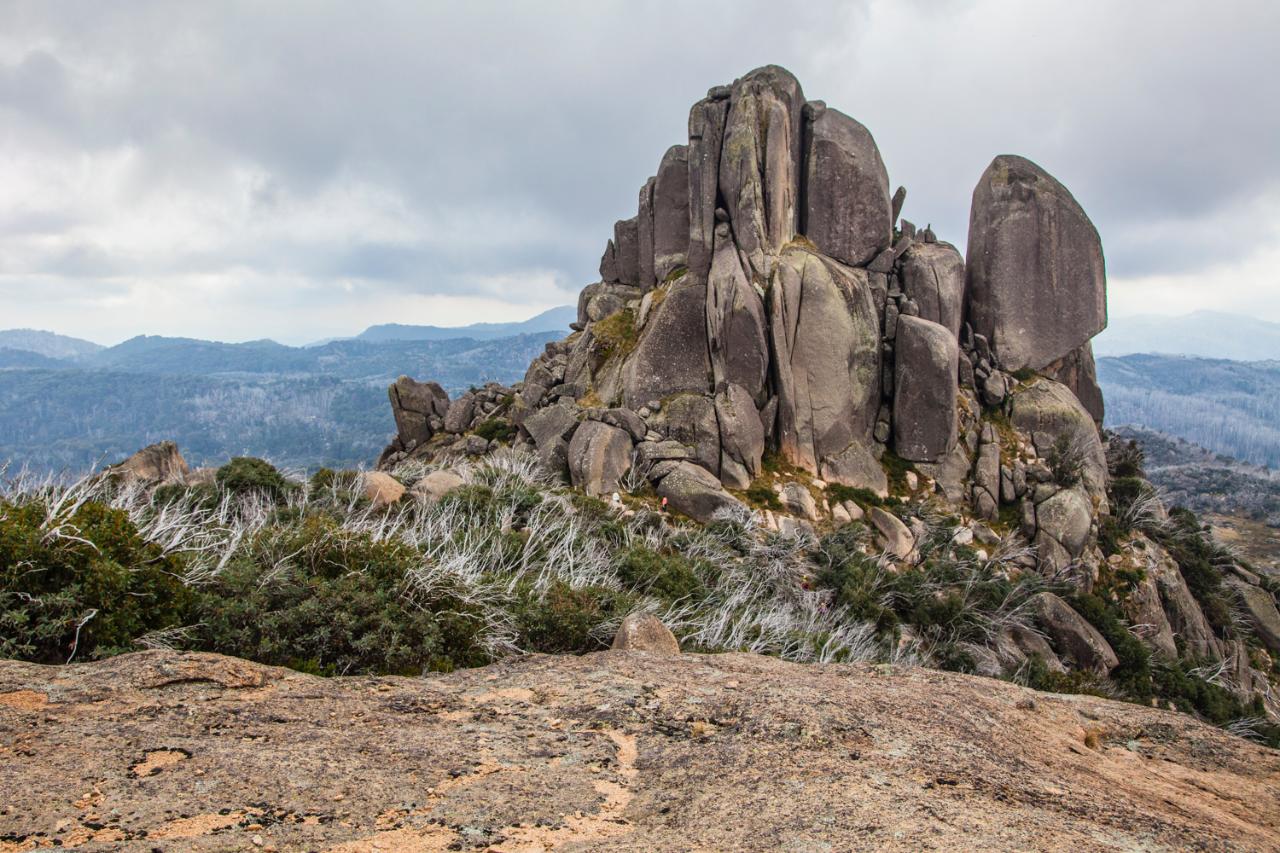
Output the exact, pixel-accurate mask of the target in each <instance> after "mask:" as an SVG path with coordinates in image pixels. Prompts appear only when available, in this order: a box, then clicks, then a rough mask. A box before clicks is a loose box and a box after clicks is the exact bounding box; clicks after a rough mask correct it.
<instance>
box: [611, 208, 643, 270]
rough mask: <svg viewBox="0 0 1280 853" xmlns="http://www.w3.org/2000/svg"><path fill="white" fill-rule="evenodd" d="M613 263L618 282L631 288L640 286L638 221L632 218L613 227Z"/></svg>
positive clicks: (623, 220)
mask: <svg viewBox="0 0 1280 853" xmlns="http://www.w3.org/2000/svg"><path fill="white" fill-rule="evenodd" d="M613 247H614V262H615V264H616V265H617V275H618V281H619V282H621V283H622V284H629V285H631V286H633V287H635V286H638V285H639V284H640V221H639V219H638V218H637V217H635V216H633V217H631V218H630V219H622V220H619V221H618V222H616V223H614V226H613Z"/></svg>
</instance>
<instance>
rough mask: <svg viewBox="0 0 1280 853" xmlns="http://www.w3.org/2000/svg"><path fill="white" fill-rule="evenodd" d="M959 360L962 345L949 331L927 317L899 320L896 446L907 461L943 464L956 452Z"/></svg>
mask: <svg viewBox="0 0 1280 853" xmlns="http://www.w3.org/2000/svg"><path fill="white" fill-rule="evenodd" d="M959 361H960V345H959V342H958V341H957V340H956V338H955V336H954V335H952V334H951V331H950V330H949V329H947V328H946V327H945V326H940V325H938V324H937V323H934V322H933V321H931V320H925V319H923V318H921V317H911V316H905V315H904V316H902V317H899V318H898V335H897V339H896V346H895V363H894V380H893V385H894V397H893V446H894V449H895V450H896V451H897V453H898V455H899V456H901V457H902V458H903V459H909V460H911V461H913V462H937V461H938V460H939V459H941V458H942V457H943V456H945V455H946V454H947V453H949V452H950V451H951V448H953V447H955V444H956V439H957V437H958V426H957V421H956V397H957V393H958V389H957V387H956V379H955V377H956V372H957V370H958V365H959Z"/></svg>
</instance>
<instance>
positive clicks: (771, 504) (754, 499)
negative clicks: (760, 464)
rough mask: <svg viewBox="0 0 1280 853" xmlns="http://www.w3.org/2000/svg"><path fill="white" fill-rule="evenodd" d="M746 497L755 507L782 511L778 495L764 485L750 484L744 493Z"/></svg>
mask: <svg viewBox="0 0 1280 853" xmlns="http://www.w3.org/2000/svg"><path fill="white" fill-rule="evenodd" d="M746 497H747V500H748V501H750V502H751V503H752V504H753V505H755V506H758V507H763V508H764V509H772V510H779V511H780V510H781V509H782V501H781V500H779V498H778V493H777V492H775V491H774V490H773V489H771V488H769V487H768V486H767V485H765V484H764V483H752V484H751V486H750V487H749V488H748V489H747V491H746Z"/></svg>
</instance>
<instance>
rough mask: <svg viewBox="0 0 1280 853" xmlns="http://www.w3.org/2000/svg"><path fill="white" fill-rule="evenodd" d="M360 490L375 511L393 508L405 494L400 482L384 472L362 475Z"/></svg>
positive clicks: (369, 472)
mask: <svg viewBox="0 0 1280 853" xmlns="http://www.w3.org/2000/svg"><path fill="white" fill-rule="evenodd" d="M360 489H361V491H362V492H363V493H364V496H365V498H367V499H368V501H369V503H371V504H372V505H373V508H374V509H382V508H384V507H388V506H391V505H392V504H393V503H395V502H396V501H398V500H400V498H402V497H404V492H405V488H404V486H403V485H402V484H401V483H400V481H399V480H397V479H395V478H394V477H392V476H391V475H390V474H385V473H383V472H382V471H366V472H365V473H364V474H362V475H361V476H360Z"/></svg>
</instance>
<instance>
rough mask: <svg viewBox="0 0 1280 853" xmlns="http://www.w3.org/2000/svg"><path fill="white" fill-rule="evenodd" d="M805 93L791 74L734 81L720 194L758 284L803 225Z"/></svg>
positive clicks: (769, 69) (771, 70) (769, 72)
mask: <svg viewBox="0 0 1280 853" xmlns="http://www.w3.org/2000/svg"><path fill="white" fill-rule="evenodd" d="M803 108H804V92H802V91H801V89H800V82H799V81H798V80H796V78H795V77H794V76H792V74H791V72H790V71H787V70H786V69H785V68H779V67H778V66H776V65H767V66H765V67H764V68H757V69H756V70H754V71H752V72H751V73H749V74H747V75H746V76H744V77H742V78H741V79H739V80H737V81H735V82H734V84H733V88H732V91H731V93H730V95H729V114H728V117H727V119H726V121H725V131H724V143H723V146H722V149H721V152H720V195H721V196H722V197H723V199H724V203H725V206H726V209H727V210H728V213H729V220H730V222H731V223H732V224H733V233H734V237H735V240H736V242H737V244H738V247H739V248H740V249H741V250H742V253H743V255H744V256H745V257H746V263H745V266H746V268H747V274H748V275H749V276H750V277H751V279H752V280H753V281H757V282H763V281H766V280H768V278H769V273H770V271H771V269H772V265H773V259H774V257H776V256H777V254H778V253H779V251H780V250H781V249H782V247H783V246H784V245H785V244H786V243H787V242H788V241H790V240H791V238H793V237H795V235H796V229H797V228H798V227H799V208H800V159H801V138H800V134H801V131H800V123H801V121H802V116H801V111H802V110H803Z"/></svg>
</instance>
